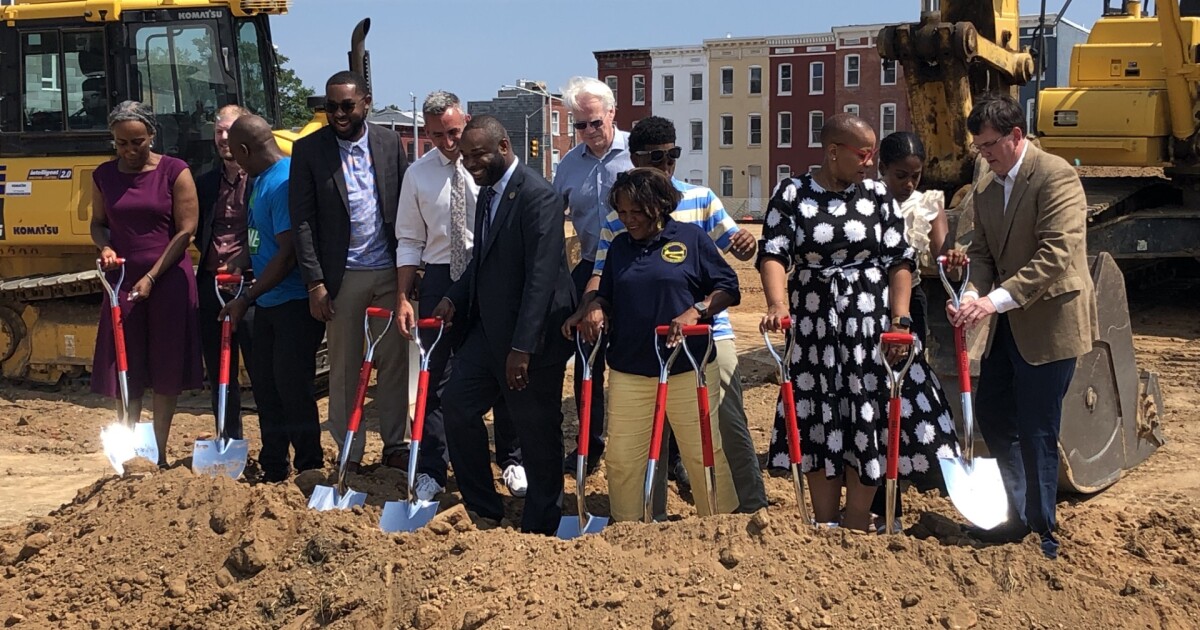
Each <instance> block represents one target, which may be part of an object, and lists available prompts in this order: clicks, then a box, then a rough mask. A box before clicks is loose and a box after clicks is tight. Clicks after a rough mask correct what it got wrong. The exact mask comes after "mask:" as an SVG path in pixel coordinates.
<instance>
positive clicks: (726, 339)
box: [570, 116, 767, 516]
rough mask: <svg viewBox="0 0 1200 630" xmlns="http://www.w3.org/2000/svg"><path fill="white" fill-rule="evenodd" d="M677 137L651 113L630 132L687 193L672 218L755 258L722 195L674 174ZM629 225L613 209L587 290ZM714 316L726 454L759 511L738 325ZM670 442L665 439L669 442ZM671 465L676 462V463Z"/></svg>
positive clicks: (650, 163)
mask: <svg viewBox="0 0 1200 630" xmlns="http://www.w3.org/2000/svg"><path fill="white" fill-rule="evenodd" d="M675 139H676V138H675V125H674V123H672V122H671V121H670V120H667V119H666V118H662V117H661V116H648V117H646V118H643V119H642V120H640V121H638V123H637V124H636V125H634V127H633V130H632V131H630V133H629V150H630V154H631V156H632V161H633V165H634V166H636V167H650V168H656V169H658V170H660V171H662V172H664V173H666V175H667V176H668V177H670V178H671V183H672V184H674V186H675V189H676V190H678V191H679V192H680V194H681V195H682V197H681V199H680V202H679V205H678V206H677V207H676V209H675V211H674V212H672V213H671V218H672V219H674V220H676V221H679V222H682V223H692V224H695V225H696V226H698V227H700V228H701V229H703V230H704V231H705V232H706V233H707V234H708V235H709V237H710V238H711V239H712V240H713V243H715V244H716V246H717V248H718V249H720V250H721V251H722V252H728V253H732V254H733V255H734V257H736V258H737V259H738V260H750V259H752V258H753V257H754V253H755V251H756V250H757V249H758V241H757V240H756V239H755V238H754V235H752V234H750V232H749V231H747V230H742V229H740V228H738V226H737V223H736V222H734V220H733V218H732V217H730V216H729V213H728V212H726V211H725V206H724V205H723V204H722V203H721V200H720V198H718V197H717V195H716V194H715V193H713V191H712V190H711V189H709V188H706V187H704V186H696V185H693V184H688V183H685V182H681V181H679V180H678V179H676V178H675V164H676V161H677V160H678V159H679V156H680V155H681V154H682V150H681V149H680V148H679V147H678V146H676V144H675ZM624 231H625V226H624V225H623V224H622V223H621V220H620V219H619V218H618V217H617V212H616V210H615V209H614V210H610V211H609V213H608V215H607V216H606V217H605V221H604V223H603V224H602V227H601V229H600V242H599V244H598V245H597V248H596V262H595V265H594V266H593V271H592V277H591V278H590V279H589V281H588V284H587V286H586V287H585V288H584V291H583V292H584V293H592V292H595V291H596V290H597V289H598V288H599V286H600V276H601V274H602V273H603V271H604V263H605V260H606V259H607V254H608V248H609V246H610V245H611V244H612V241H613V239H614V238H616V237H617V235H618V234H620V233H621V232H624ZM583 311H584V309H583V308H581V309H580V310H579V311H578V313H579V315H582V313H583ZM577 317H578V315H577ZM711 317H712V325H713V340H714V341H715V343H716V348H717V364H718V366H719V368H720V372H721V393H720V400H721V403H720V407H719V408H718V412H717V420H718V427H719V430H720V432H721V441H722V442H723V443H724V449H725V457H726V458H727V459H728V460H729V467H730V470H731V472H732V473H733V484H734V488H735V490H736V491H737V495H738V511H739V512H754V511H757V510H759V509H761V508H765V507H767V494H766V489H765V488H764V487H763V481H762V473H761V472H760V470H759V466H758V455H757V454H756V453H755V451H754V442H753V441H752V440H751V438H750V429H749V426H748V423H747V420H746V410H745V408H744V407H743V403H742V378H741V372H740V371H739V370H738V361H737V348H736V347H735V346H734V335H733V326H732V325H730V323H729V314H728V313H727V312H725V311H722V312H720V313H716V314H713V315H712V316H711ZM575 319H576V318H575V317H573V318H572V319H571V320H570V321H571V322H574V321H575ZM705 319H707V318H705ZM666 443H667V442H666V441H664V444H666ZM671 467H674V464H673V463H672V466H671ZM667 468H668V467H661V468H660V469H659V472H660V473H661V476H662V477H663V478H664V479H662V480H660V483H661V482H662V481H665V476H666V474H667ZM676 474H677V475H678V474H679V473H678V472H677V473H676ZM659 497H662V500H661V501H659V500H658V499H659ZM665 497H666V493H663V492H658V493H656V494H655V498H656V502H657V503H659V504H658V505H655V512H656V515H659V514H661V515H664V516H665V511H666V502H665Z"/></svg>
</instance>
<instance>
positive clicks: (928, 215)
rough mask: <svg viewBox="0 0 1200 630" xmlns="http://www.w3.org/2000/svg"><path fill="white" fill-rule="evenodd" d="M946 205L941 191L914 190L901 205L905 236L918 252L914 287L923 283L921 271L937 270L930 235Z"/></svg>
mask: <svg viewBox="0 0 1200 630" xmlns="http://www.w3.org/2000/svg"><path fill="white" fill-rule="evenodd" d="M945 205H946V196H945V194H943V193H942V191H940V190H929V191H925V192H921V191H919V190H914V191H913V194H912V195H909V197H908V199H907V200H905V201H904V203H902V204H900V214H901V215H902V216H903V217H904V233H905V236H906V237H908V243H909V244H910V245H912V246H913V248H915V249H916V250H917V264H918V273H914V274H913V286H917V285H918V284H920V283H921V274H920V273H919V272H920V271H921V270H931V269H934V268H935V265H936V263H935V261H934V260H933V254H932V253H931V252H930V251H929V246H930V242H929V234H930V232H931V231H932V230H933V221H934V219H936V218H937V216H938V213H939V212H941V211H942V209H943V208H944V207H945Z"/></svg>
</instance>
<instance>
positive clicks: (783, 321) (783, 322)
mask: <svg viewBox="0 0 1200 630" xmlns="http://www.w3.org/2000/svg"><path fill="white" fill-rule="evenodd" d="M779 325H780V326H783V327H784V328H791V327H792V318H791V317H790V316H789V317H781V318H779Z"/></svg>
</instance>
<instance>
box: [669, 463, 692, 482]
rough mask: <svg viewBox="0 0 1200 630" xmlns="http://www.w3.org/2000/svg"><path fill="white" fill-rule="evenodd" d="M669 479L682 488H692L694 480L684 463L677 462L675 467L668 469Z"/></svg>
mask: <svg viewBox="0 0 1200 630" xmlns="http://www.w3.org/2000/svg"><path fill="white" fill-rule="evenodd" d="M667 479H670V480H671V481H674V482H675V483H677V484H679V487H680V488H691V487H692V478H691V477H689V476H688V472H687V468H684V467H683V461H682V460H680V461H677V462H675V465H674V466H671V467H670V468H668V469H667Z"/></svg>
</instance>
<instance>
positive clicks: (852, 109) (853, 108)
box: [842, 103, 858, 116]
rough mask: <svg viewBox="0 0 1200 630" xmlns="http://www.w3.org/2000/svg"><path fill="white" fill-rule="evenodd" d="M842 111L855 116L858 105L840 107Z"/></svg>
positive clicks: (851, 104)
mask: <svg viewBox="0 0 1200 630" xmlns="http://www.w3.org/2000/svg"><path fill="white" fill-rule="evenodd" d="M842 111H843V112H846V113H847V114H853V115H855V116H857V115H858V105H855V104H854V103H850V104H849V105H842Z"/></svg>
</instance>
